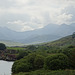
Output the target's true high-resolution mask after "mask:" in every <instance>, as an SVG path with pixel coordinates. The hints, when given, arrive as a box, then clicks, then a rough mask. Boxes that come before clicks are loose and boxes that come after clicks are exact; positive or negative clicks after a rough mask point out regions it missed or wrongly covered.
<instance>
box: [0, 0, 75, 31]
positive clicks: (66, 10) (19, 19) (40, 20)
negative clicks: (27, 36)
mask: <svg viewBox="0 0 75 75" xmlns="http://www.w3.org/2000/svg"><path fill="white" fill-rule="evenodd" d="M52 23H54V24H58V25H60V24H63V23H66V24H70V23H75V0H0V27H8V28H10V29H12V30H15V31H28V30H34V29H38V28H43V27H44V26H46V25H48V24H52Z"/></svg>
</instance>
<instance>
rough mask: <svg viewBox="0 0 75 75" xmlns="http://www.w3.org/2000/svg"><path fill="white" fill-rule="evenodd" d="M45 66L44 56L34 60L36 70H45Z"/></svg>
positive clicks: (38, 56)
mask: <svg viewBox="0 0 75 75" xmlns="http://www.w3.org/2000/svg"><path fill="white" fill-rule="evenodd" d="M43 65H44V57H43V56H42V55H37V56H36V58H35V60H34V66H35V69H40V68H43Z"/></svg>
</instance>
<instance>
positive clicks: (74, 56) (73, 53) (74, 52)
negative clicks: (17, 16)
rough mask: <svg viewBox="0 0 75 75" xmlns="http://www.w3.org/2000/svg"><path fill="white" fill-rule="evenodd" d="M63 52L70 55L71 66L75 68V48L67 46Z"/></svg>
mask: <svg viewBox="0 0 75 75" xmlns="http://www.w3.org/2000/svg"><path fill="white" fill-rule="evenodd" d="M63 53H64V54H65V55H67V56H68V58H69V60H70V67H71V68H74V69H75V48H66V49H64V50H63Z"/></svg>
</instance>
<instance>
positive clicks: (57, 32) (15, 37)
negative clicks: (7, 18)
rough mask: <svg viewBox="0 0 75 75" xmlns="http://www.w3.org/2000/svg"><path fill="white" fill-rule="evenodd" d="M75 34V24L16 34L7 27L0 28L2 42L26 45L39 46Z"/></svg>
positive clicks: (51, 25)
mask: <svg viewBox="0 0 75 75" xmlns="http://www.w3.org/2000/svg"><path fill="white" fill-rule="evenodd" d="M73 32H75V23H73V24H70V25H66V24H62V25H56V24H48V25H46V26H45V27H44V28H41V29H36V30H31V31H25V32H16V31H13V30H10V29H9V28H6V27H0V40H10V41H15V42H19V43H24V44H37V43H43V42H49V41H53V40H57V39H59V38H61V37H65V36H67V35H71V34H72V33H73Z"/></svg>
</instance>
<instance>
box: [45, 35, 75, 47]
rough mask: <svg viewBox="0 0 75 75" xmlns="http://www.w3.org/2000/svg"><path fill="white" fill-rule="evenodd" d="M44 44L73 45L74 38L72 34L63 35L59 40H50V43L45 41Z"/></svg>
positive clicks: (74, 42)
mask: <svg viewBox="0 0 75 75" xmlns="http://www.w3.org/2000/svg"><path fill="white" fill-rule="evenodd" d="M45 45H47V46H61V47H63V46H69V45H75V38H72V35H70V36H67V37H63V38H61V39H59V40H56V41H53V42H50V43H46V44H45Z"/></svg>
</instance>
